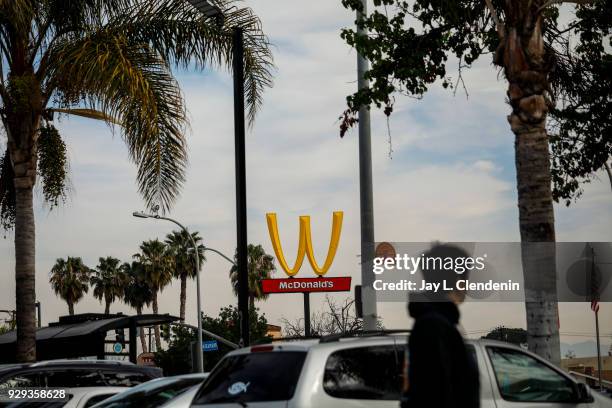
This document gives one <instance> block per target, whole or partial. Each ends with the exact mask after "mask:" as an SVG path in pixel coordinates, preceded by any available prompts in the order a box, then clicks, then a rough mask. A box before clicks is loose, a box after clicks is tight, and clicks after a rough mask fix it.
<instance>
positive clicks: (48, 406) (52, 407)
mask: <svg viewBox="0 0 612 408" xmlns="http://www.w3.org/2000/svg"><path fill="white" fill-rule="evenodd" d="M125 389H126V388H125V387H83V388H68V389H67V391H68V392H67V399H68V400H67V401H66V400H62V401H46V402H30V401H20V402H13V403H4V404H3V403H0V406H1V407H6V408H26V407H27V408H60V407H61V408H90V407H91V406H93V405H95V404H97V403H98V402H100V401H103V400H105V399H107V398H109V397H112V396H113V395H115V394H118V393H120V392H122V391H125Z"/></svg>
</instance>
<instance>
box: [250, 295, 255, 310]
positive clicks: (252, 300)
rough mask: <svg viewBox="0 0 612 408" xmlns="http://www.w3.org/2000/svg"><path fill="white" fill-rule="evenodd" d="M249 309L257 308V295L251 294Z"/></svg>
mask: <svg viewBox="0 0 612 408" xmlns="http://www.w3.org/2000/svg"><path fill="white" fill-rule="evenodd" d="M249 310H255V296H253V295H249Z"/></svg>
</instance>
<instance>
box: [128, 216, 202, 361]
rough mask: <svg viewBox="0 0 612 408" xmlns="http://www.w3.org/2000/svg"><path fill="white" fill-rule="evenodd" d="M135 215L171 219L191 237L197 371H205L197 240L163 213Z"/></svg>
mask: <svg viewBox="0 0 612 408" xmlns="http://www.w3.org/2000/svg"><path fill="white" fill-rule="evenodd" d="M132 215H133V216H134V217H138V218H153V219H156V220H165V221H170V222H172V223H174V224H176V225H178V226H179V227H180V228H181V230H183V231H184V232H185V233H186V234H187V236H188V237H189V240H190V241H191V245H193V251H194V254H195V261H196V270H197V273H196V298H197V308H198V316H197V318H198V347H197V352H196V365H197V367H196V372H198V373H203V372H204V351H203V350H202V299H201V295H200V272H201V267H200V254H199V253H198V244H197V243H196V241H195V240H194V239H193V236H192V235H191V233H190V232H189V231H188V230H187V228H185V227H184V226H183V224H181V223H180V222H178V221H176V220H173V219H172V218H168V217H162V216H161V215H153V214H145V213H143V212H134V213H133V214H132Z"/></svg>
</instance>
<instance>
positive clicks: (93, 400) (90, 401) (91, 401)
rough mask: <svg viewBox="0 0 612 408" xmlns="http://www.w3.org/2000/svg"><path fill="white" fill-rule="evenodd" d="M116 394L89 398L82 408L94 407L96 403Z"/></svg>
mask: <svg viewBox="0 0 612 408" xmlns="http://www.w3.org/2000/svg"><path fill="white" fill-rule="evenodd" d="M115 394H116V393H115V392H113V393H108V394H98V395H94V396H93V397H91V398H90V399H88V400H87V402H86V403H85V404H84V405H83V408H88V407H91V406H93V405H96V404H97V403H98V402H101V401H104V400H105V399H107V398H110V397H112V396H113V395H115Z"/></svg>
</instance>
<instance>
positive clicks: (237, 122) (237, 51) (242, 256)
mask: <svg viewBox="0 0 612 408" xmlns="http://www.w3.org/2000/svg"><path fill="white" fill-rule="evenodd" d="M232 37H233V38H232V40H233V41H232V43H233V47H232V51H233V56H232V58H233V68H234V137H235V154H236V241H237V242H236V244H237V245H236V246H237V251H236V252H237V255H238V256H237V267H238V268H237V269H238V312H239V315H240V343H241V345H242V346H248V345H249V343H250V339H249V300H248V296H249V288H248V284H249V282H248V268H247V212H246V208H247V207H246V163H245V160H246V159H245V146H244V49H243V46H244V44H243V38H242V28H240V27H234V30H233V35H232Z"/></svg>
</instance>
